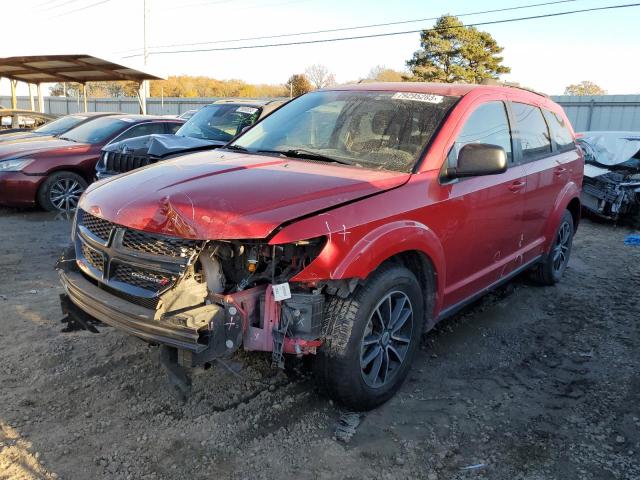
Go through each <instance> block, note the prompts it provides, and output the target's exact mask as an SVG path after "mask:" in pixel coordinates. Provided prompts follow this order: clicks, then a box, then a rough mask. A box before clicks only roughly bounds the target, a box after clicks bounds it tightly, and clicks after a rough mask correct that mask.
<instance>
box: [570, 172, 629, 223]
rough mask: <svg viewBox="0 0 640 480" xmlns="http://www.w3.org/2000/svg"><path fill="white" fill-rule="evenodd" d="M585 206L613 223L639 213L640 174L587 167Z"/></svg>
mask: <svg viewBox="0 0 640 480" xmlns="http://www.w3.org/2000/svg"><path fill="white" fill-rule="evenodd" d="M581 201H582V205H583V206H584V207H585V208H586V209H587V210H589V211H591V212H592V213H595V214H596V215H598V216H600V217H603V218H607V219H610V220H614V221H615V220H618V219H620V218H621V217H627V216H633V215H635V214H637V213H638V212H640V174H637V173H636V174H634V173H631V172H615V171H611V170H608V169H605V168H600V167H594V166H592V165H585V177H584V183H583V186H582V195H581Z"/></svg>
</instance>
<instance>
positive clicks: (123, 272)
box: [111, 263, 175, 292]
mask: <svg viewBox="0 0 640 480" xmlns="http://www.w3.org/2000/svg"><path fill="white" fill-rule="evenodd" d="M111 279H112V280H116V281H118V282H123V283H126V284H128V285H131V286H134V287H139V288H144V289H145V290H150V291H152V292H158V291H160V290H162V289H163V288H164V287H166V286H167V285H169V284H171V283H173V282H174V281H175V277H174V276H172V275H170V274H166V273H160V272H154V271H151V270H146V269H140V268H136V267H133V266H131V265H125V264H123V263H112V264H111Z"/></svg>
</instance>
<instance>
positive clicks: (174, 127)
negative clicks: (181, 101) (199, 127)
mask: <svg viewBox="0 0 640 480" xmlns="http://www.w3.org/2000/svg"><path fill="white" fill-rule="evenodd" d="M165 125H166V129H167V130H166V133H169V134H171V135H175V134H176V132H177V131H178V130H180V127H181V126H182V125H183V124H182V123H171V122H167V123H166V124H165Z"/></svg>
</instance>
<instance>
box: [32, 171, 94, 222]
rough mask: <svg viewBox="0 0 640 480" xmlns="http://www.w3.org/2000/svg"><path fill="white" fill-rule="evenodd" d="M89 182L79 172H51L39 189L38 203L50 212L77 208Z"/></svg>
mask: <svg viewBox="0 0 640 480" xmlns="http://www.w3.org/2000/svg"><path fill="white" fill-rule="evenodd" d="M86 188H87V182H86V181H85V180H84V178H82V177H81V176H80V175H78V174H77V173H73V172H56V173H53V174H51V175H50V176H49V177H48V178H47V179H46V180H45V181H44V183H43V184H42V186H41V187H40V190H39V191H38V203H39V204H40V206H41V207H42V208H44V209H45V210H48V211H50V212H55V211H70V210H75V209H76V207H77V206H78V201H79V200H80V195H82V192H84V191H85V189H86Z"/></svg>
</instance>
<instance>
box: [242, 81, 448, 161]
mask: <svg viewBox="0 0 640 480" xmlns="http://www.w3.org/2000/svg"><path fill="white" fill-rule="evenodd" d="M456 100H457V97H442V96H439V95H432V94H423V93H403V92H357V91H324V92H313V93H309V94H306V95H303V96H301V97H299V98H297V99H296V100H294V101H292V102H290V103H288V104H287V105H285V106H284V107H282V108H280V109H279V110H276V111H275V112H274V113H272V114H271V115H269V116H268V117H266V118H265V119H264V120H263V121H261V122H260V123H258V124H257V125H256V126H255V127H253V128H252V129H251V130H249V131H248V132H247V133H245V134H243V135H242V136H241V137H240V138H238V139H237V140H236V141H235V142H232V144H231V148H236V149H247V150H248V151H250V152H260V151H268V152H282V153H283V154H288V155H289V156H294V155H295V157H296V158H305V156H306V157H307V158H309V159H315V160H321V161H331V160H332V159H333V161H336V162H338V163H348V164H353V165H358V166H361V167H364V168H371V169H385V170H395V171H400V172H410V171H411V169H412V168H413V166H414V164H415V163H416V161H417V159H418V158H419V157H420V154H421V152H422V151H423V149H424V147H425V146H426V145H427V143H428V142H429V141H430V140H431V137H432V136H433V134H434V133H435V131H436V129H437V127H438V125H439V124H440V122H441V121H442V119H443V118H444V116H445V114H446V112H447V111H448V110H449V109H450V108H451V106H452V105H453V104H454V103H455V102H456Z"/></svg>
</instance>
